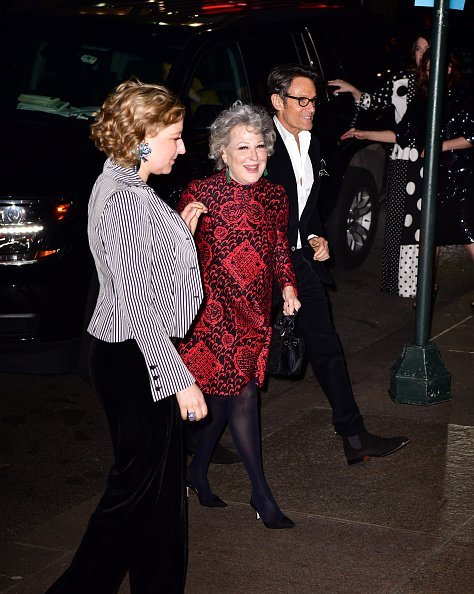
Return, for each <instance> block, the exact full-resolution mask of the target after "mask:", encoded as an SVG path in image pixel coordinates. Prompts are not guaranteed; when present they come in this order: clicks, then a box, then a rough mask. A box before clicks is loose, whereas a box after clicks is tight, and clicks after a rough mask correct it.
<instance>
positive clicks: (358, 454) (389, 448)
mask: <svg viewBox="0 0 474 594" xmlns="http://www.w3.org/2000/svg"><path fill="white" fill-rule="evenodd" d="M342 442H343V444H344V453H345V455H346V458H347V463H348V464H357V463H358V462H364V461H367V460H368V459H369V458H371V457H372V456H374V457H380V456H388V455H389V454H392V453H393V452H396V451H397V450H399V449H400V448H403V446H405V445H406V444H407V443H409V442H410V440H409V439H408V438H407V437H379V436H378V435H373V434H372V433H368V432H365V433H360V434H359V435H352V436H350V437H343V438H342Z"/></svg>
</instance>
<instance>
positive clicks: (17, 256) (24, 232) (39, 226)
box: [0, 198, 72, 264]
mask: <svg viewBox="0 0 474 594" xmlns="http://www.w3.org/2000/svg"><path fill="white" fill-rule="evenodd" d="M71 206H72V202H71V201H64V200H58V199H55V200H52V199H50V200H41V201H40V200H19V199H18V200H17V199H9V198H6V199H0V264H27V263H34V262H37V261H38V260H41V259H44V258H45V257H48V256H52V255H54V254H56V253H57V252H58V251H59V249H60V248H59V247H58V246H48V245H45V242H46V238H47V236H48V233H49V231H51V230H52V228H53V227H54V225H55V224H56V223H58V222H60V221H62V220H63V219H64V218H66V217H67V216H68V214H69V212H70V209H71Z"/></svg>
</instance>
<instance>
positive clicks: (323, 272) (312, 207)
mask: <svg viewBox="0 0 474 594" xmlns="http://www.w3.org/2000/svg"><path fill="white" fill-rule="evenodd" d="M308 155H309V157H310V159H311V163H312V165H313V172H314V183H313V187H312V188H311V192H310V194H309V196H308V201H307V203H306V206H305V208H304V210H303V212H302V213H301V219H299V213H298V189H297V182H296V178H295V173H294V170H293V165H292V164H291V159H290V155H289V154H288V151H287V150H286V146H285V143H284V142H283V139H282V137H281V136H280V133H279V132H278V130H276V141H275V152H274V154H273V155H272V156H271V157H270V158H269V159H268V163H267V170H268V178H267V179H269V180H270V181H272V182H274V183H276V184H280V185H281V186H283V187H284V188H285V190H286V193H287V195H288V201H289V205H290V220H289V224H288V239H289V242H290V249H291V251H292V252H294V251H295V250H296V245H297V241H298V229H299V231H300V236H301V243H302V246H303V249H304V253H305V256H306V257H307V259H308V261H310V262H311V264H312V266H313V269H314V271H315V272H316V274H317V275H318V276H319V278H320V279H321V281H322V282H324V283H327V284H329V283H332V278H331V275H330V274H329V271H328V269H327V267H326V265H325V264H324V263H323V262H316V261H315V260H313V255H314V251H313V248H312V247H311V246H310V245H309V244H308V242H307V239H306V238H307V237H308V235H311V234H314V235H322V236H323V237H325V232H324V228H323V225H322V223H321V219H320V216H319V212H318V208H317V203H318V194H319V187H320V185H321V177H320V175H319V171H320V168H321V155H320V147H319V140H318V139H317V138H316V136H314V134H311V142H310V145H309V150H308Z"/></svg>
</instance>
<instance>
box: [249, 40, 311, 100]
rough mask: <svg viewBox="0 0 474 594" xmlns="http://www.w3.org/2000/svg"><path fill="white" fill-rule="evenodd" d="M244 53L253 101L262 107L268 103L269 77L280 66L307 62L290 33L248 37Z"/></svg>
mask: <svg viewBox="0 0 474 594" xmlns="http://www.w3.org/2000/svg"><path fill="white" fill-rule="evenodd" d="M241 45H242V52H243V53H244V57H245V61H246V64H247V65H248V69H249V71H250V72H251V77H252V91H253V96H252V101H253V102H254V103H258V104H260V105H265V104H266V103H267V77H268V74H269V72H270V70H271V69H272V68H273V67H274V66H277V65H278V64H288V63H290V62H296V63H298V62H301V61H303V62H305V63H307V58H306V59H304V57H303V56H300V54H299V52H298V49H297V46H296V43H295V40H294V39H293V35H292V34H291V32H289V31H285V32H279V31H275V32H273V31H271V30H268V31H261V32H259V34H258V35H256V36H253V35H250V34H249V35H247V36H246V37H244V38H243V40H242V44H241Z"/></svg>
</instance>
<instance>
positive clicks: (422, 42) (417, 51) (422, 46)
mask: <svg viewBox="0 0 474 594" xmlns="http://www.w3.org/2000/svg"><path fill="white" fill-rule="evenodd" d="M429 47H430V44H429V43H428V42H427V41H426V39H425V38H424V37H418V39H417V40H416V41H415V45H414V49H413V53H414V56H415V63H416V65H417V67H418V66H419V65H420V64H421V58H422V57H423V54H424V53H425V52H426V50H427V49H428V48H429Z"/></svg>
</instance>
